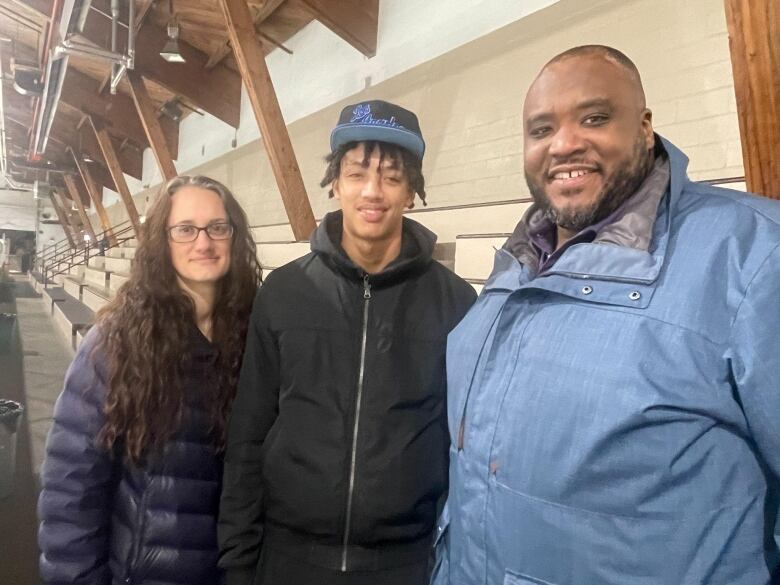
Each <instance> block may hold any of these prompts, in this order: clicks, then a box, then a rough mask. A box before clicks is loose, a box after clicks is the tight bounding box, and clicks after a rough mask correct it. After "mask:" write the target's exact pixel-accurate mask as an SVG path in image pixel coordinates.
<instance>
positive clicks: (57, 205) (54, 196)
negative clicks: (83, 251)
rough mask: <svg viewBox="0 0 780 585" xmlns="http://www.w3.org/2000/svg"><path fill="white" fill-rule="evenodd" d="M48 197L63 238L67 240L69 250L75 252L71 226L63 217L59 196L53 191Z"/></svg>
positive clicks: (64, 216) (66, 218)
mask: <svg viewBox="0 0 780 585" xmlns="http://www.w3.org/2000/svg"><path fill="white" fill-rule="evenodd" d="M49 197H50V198H51V204H52V206H53V207H54V211H55V212H56V213H57V219H59V220H60V224H61V225H62V231H63V232H65V237H66V238H68V243H69V244H70V247H71V249H73V250H75V249H76V240H74V239H73V226H72V225H70V221H69V220H68V216H67V215H65V212H64V211H63V210H62V206H61V205H60V201H59V194H58V193H57V192H56V191H53V192H52V193H50V195H49Z"/></svg>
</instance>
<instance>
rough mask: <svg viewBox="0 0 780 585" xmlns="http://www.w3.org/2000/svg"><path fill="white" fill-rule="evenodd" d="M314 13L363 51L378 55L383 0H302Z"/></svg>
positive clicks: (318, 18) (367, 55) (371, 55)
mask: <svg viewBox="0 0 780 585" xmlns="http://www.w3.org/2000/svg"><path fill="white" fill-rule="evenodd" d="M301 2H302V3H303V4H304V5H305V6H306V7H308V8H309V10H310V11H311V13H312V16H313V17H314V18H316V19H317V20H319V21H320V22H321V23H322V24H324V25H325V26H327V27H328V28H329V29H330V30H332V31H333V32H334V33H336V34H337V35H338V36H340V37H341V38H342V39H344V40H345V41H347V42H348V43H349V44H350V45H352V46H353V47H355V48H356V49H357V50H358V51H360V52H361V53H363V54H364V55H365V56H366V57H373V56H374V55H376V43H377V35H378V30H379V0H301Z"/></svg>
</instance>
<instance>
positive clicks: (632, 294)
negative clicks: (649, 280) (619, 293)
mask: <svg viewBox="0 0 780 585" xmlns="http://www.w3.org/2000/svg"><path fill="white" fill-rule="evenodd" d="M628 298H629V299H631V300H632V301H638V300H639V299H641V298H642V293H640V292H639V291H638V290H633V291H631V292H630V293H629V294H628Z"/></svg>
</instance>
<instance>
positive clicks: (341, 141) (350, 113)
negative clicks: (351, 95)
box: [330, 100, 425, 159]
mask: <svg viewBox="0 0 780 585" xmlns="http://www.w3.org/2000/svg"><path fill="white" fill-rule="evenodd" d="M370 140H376V141H379V142H389V143H390V144H395V145H397V146H401V147H403V148H405V149H407V150H408V151H410V152H411V153H413V154H415V155H417V156H418V157H419V158H420V159H422V157H423V154H425V141H424V140H423V137H422V132H420V123H419V122H418V121H417V116H415V115H414V113H412V112H410V111H409V110H406V109H404V108H402V107H401V106H397V105H395V104H391V103H390V102H385V101H382V100H370V101H365V102H360V103H359V104H353V105H351V106H347V107H346V108H344V109H343V110H341V115H340V116H339V121H338V124H336V127H335V128H334V129H333V131H332V132H331V133H330V149H331V152H333V151H335V150H336V149H338V148H339V147H341V146H344V145H345V144H347V143H349V142H366V141H370Z"/></svg>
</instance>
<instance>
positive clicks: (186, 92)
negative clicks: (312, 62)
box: [82, 0, 241, 128]
mask: <svg viewBox="0 0 780 585" xmlns="http://www.w3.org/2000/svg"><path fill="white" fill-rule="evenodd" d="M93 5H94V6H96V7H99V8H100V9H101V10H106V11H108V10H110V7H109V4H108V2H107V0H93ZM82 36H83V37H84V38H85V39H86V40H87V41H90V42H92V43H95V44H97V45H99V46H101V47H107V46H110V39H111V22H110V21H109V20H108V19H107V18H105V17H104V16H101V15H100V14H99V13H97V12H96V11H94V10H93V11H90V13H89V16H88V17H87V20H86V24H85V27H84V32H83V35H82ZM122 40H123V42H124V39H122ZM167 40H168V35H167V33H166V31H165V30H163V29H162V28H160V27H157V26H153V25H152V24H151V23H147V24H146V25H144V26H142V27H141V28H140V29H139V30H138V33H137V36H136V54H135V71H136V73H139V74H141V75H143V76H144V78H146V79H148V80H149V81H151V82H153V83H156V84H158V85H160V86H162V87H164V88H166V89H167V90H168V91H170V92H172V93H174V94H176V95H179V96H182V97H184V98H185V99H186V100H187V101H188V102H190V103H192V104H193V105H195V106H196V107H198V108H200V109H202V110H203V111H205V112H208V113H209V114H211V115H212V116H214V117H215V118H219V119H220V120H222V121H223V122H225V123H227V124H229V125H230V126H232V127H234V128H238V124H239V118H240V108H241V78H240V76H239V75H238V74H237V73H236V72H235V71H233V70H231V69H229V68H227V67H226V66H224V65H221V66H219V67H214V68H213V69H211V70H207V69H205V65H206V63H207V61H208V56H207V55H206V54H204V53H203V52H201V51H200V50H198V49H196V48H195V47H193V46H192V45H190V44H188V43H187V42H185V41H183V40H182V39H179V48H180V50H181V53H182V56H183V57H184V58H185V60H186V62H185V63H168V62H167V61H165V60H164V59H162V58H161V57H160V51H161V50H162V48H163V46H164V45H165V43H166V41H167Z"/></svg>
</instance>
